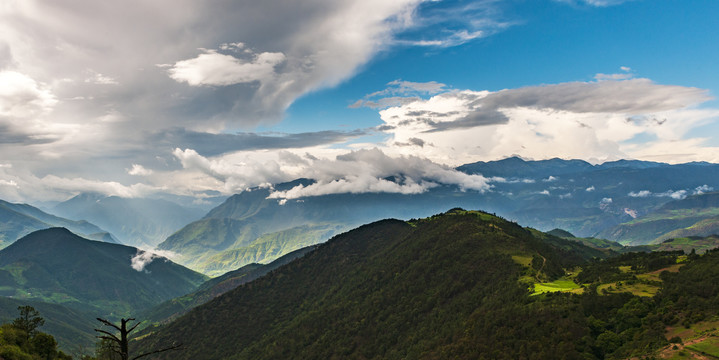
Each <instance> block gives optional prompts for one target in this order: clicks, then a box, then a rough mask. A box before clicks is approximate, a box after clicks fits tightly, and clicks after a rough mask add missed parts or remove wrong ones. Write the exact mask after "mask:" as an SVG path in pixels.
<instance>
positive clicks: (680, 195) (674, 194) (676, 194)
mask: <svg viewBox="0 0 719 360" xmlns="http://www.w3.org/2000/svg"><path fill="white" fill-rule="evenodd" d="M655 196H657V197H670V198H672V199H674V200H681V199H684V198H686V197H687V191H686V190H677V191H673V190H669V191H666V192H663V193H659V194H655Z"/></svg>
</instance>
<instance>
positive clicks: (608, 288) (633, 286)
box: [597, 281, 659, 297]
mask: <svg viewBox="0 0 719 360" xmlns="http://www.w3.org/2000/svg"><path fill="white" fill-rule="evenodd" d="M658 291H659V286H654V285H650V284H645V283H630V284H627V283H625V282H621V281H618V282H614V283H609V284H602V285H599V286H598V287H597V293H599V294H604V293H605V292H606V293H615V294H616V293H625V292H628V293H631V294H632V295H636V296H645V297H652V296H654V295H656V294H657V292H658Z"/></svg>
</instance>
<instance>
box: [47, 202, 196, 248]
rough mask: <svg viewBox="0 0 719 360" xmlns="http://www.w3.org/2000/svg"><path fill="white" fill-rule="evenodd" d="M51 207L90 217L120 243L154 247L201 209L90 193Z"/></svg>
mask: <svg viewBox="0 0 719 360" xmlns="http://www.w3.org/2000/svg"><path fill="white" fill-rule="evenodd" d="M53 211H54V212H56V213H57V214H60V215H62V216H64V217H67V218H71V219H77V220H87V221H90V222H92V223H94V224H97V225H98V226H101V227H102V228H104V229H107V230H108V231H110V232H111V233H112V234H113V235H115V236H116V237H117V238H118V239H119V240H120V241H121V242H122V243H124V244H128V245H131V246H138V247H144V248H154V247H155V246H156V245H157V244H159V243H160V242H162V241H163V240H165V239H166V238H167V237H168V236H170V235H171V234H172V233H173V232H175V231H177V230H178V229H180V228H182V227H183V226H185V225H186V224H188V223H189V222H191V221H194V220H197V219H199V218H200V217H201V216H202V214H203V213H204V212H203V211H202V210H199V209H192V208H187V207H184V206H181V205H178V204H176V203H173V202H171V201H167V200H161V199H131V198H121V197H118V196H105V195H100V194H93V193H83V194H79V195H77V196H75V197H73V198H71V199H69V200H67V201H64V202H62V203H60V204H57V205H55V207H54V208H53Z"/></svg>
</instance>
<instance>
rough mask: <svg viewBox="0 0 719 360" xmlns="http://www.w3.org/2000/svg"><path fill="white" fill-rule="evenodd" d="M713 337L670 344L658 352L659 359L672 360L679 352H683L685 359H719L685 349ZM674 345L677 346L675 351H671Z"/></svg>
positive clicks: (702, 337)
mask: <svg viewBox="0 0 719 360" xmlns="http://www.w3.org/2000/svg"><path fill="white" fill-rule="evenodd" d="M712 336H714V335H710V334H709V335H702V336H700V337H698V338H696V339H691V340H688V341H686V342H685V343H683V344H671V345H667V346H666V347H664V348H663V349H662V350H660V351H659V358H660V359H670V358H673V357H674V355H676V354H677V353H678V352H679V351H682V350H685V352H686V353H687V355H688V356H686V358H687V359H696V360H716V359H719V358H717V357H715V356H711V355H706V354H701V353H698V352H696V351H694V350H692V349H687V348H686V347H687V346H690V345H694V344H698V343H700V342H702V341H704V340H706V339H707V338H709V337H712ZM674 345H676V346H677V349H676V350H675V349H673V347H674Z"/></svg>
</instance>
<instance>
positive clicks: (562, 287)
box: [532, 278, 584, 295]
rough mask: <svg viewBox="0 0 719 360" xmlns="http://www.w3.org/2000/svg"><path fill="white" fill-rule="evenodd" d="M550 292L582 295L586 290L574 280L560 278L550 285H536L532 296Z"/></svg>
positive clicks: (549, 283)
mask: <svg viewBox="0 0 719 360" xmlns="http://www.w3.org/2000/svg"><path fill="white" fill-rule="evenodd" d="M548 292H571V293H575V294H581V293H582V292H584V289H583V288H582V287H580V286H579V285H577V284H576V283H575V282H574V281H572V280H569V279H567V278H560V279H557V280H555V281H552V282H548V283H535V284H534V292H533V293H532V295H539V294H544V293H548Z"/></svg>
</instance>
